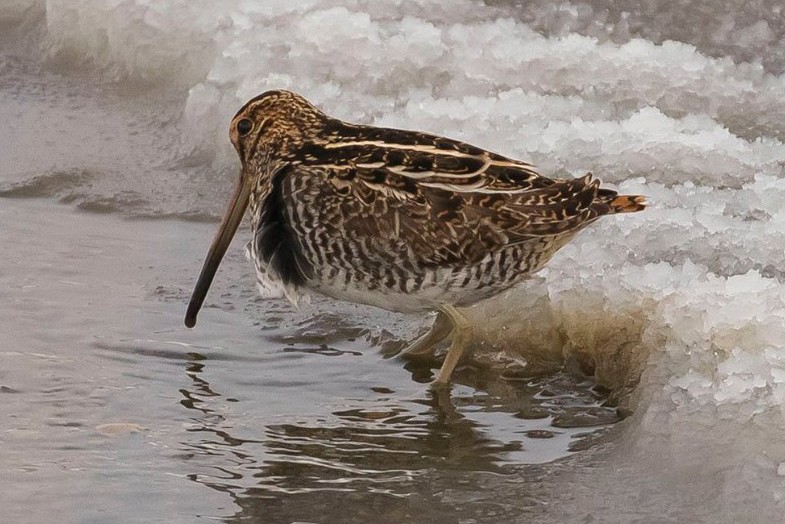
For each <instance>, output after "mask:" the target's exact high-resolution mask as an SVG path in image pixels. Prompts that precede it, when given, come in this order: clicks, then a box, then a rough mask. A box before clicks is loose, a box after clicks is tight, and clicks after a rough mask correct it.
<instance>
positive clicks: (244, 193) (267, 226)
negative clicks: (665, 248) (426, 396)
mask: <svg viewBox="0 0 785 524" xmlns="http://www.w3.org/2000/svg"><path fill="white" fill-rule="evenodd" d="M229 134H230V137H231V140H232V144H234V147H235V149H236V150H237V154H238V155H239V156H240V164H241V167H240V180H239V182H238V184H237V187H236V189H235V192H234V196H233V197H232V199H231V201H230V203H229V207H228V209H227V211H226V215H225V216H224V218H223V221H222V223H221V225H220V227H219V229H218V232H217V233H216V236H215V239H214V240H213V243H212V246H211V247H210V250H209V252H208V254H207V259H206V260H205V262H204V266H203V268H202V272H201V274H200V275H199V280H198V281H197V283H196V287H195V289H194V292H193V295H192V297H191V301H190V303H189V304H188V311H187V313H186V317H185V324H186V326H188V327H193V326H194V325H195V324H196V315H197V313H198V312H199V309H200V308H201V306H202V303H203V301H204V298H205V295H206V294H207V290H208V288H209V287H210V284H211V283H212V280H213V277H214V276H215V272H216V270H217V269H218V265H219V264H220V262H221V258H222V257H223V255H224V253H225V252H226V249H227V247H228V246H229V244H230V242H231V240H232V237H233V235H234V233H235V231H236V230H237V226H238V225H239V224H240V222H241V220H242V217H243V215H244V213H245V210H246V208H247V207H249V206H250V208H251V219H252V232H253V237H252V240H251V242H250V244H249V248H248V249H249V255H250V257H251V259H252V260H253V264H254V267H255V268H256V275H257V278H258V282H259V288H260V290H261V291H262V293H263V294H265V295H268V296H282V295H283V296H286V297H288V298H289V300H291V301H292V302H294V303H296V302H297V300H298V298H299V297H300V295H301V294H302V293H304V292H307V291H308V290H313V291H316V292H319V293H322V294H324V295H328V296H330V297H334V298H337V299H341V300H348V301H352V302H358V303H362V304H370V305H373V306H378V307H381V308H385V309H388V310H393V311H403V312H423V311H431V310H436V311H438V312H439V315H438V316H437V318H436V322H435V323H434V327H433V328H432V329H431V331H430V332H428V333H427V334H426V335H424V336H423V337H421V338H420V339H418V340H416V341H415V342H414V343H413V344H411V345H410V346H409V348H407V350H406V351H408V352H409V353H410V354H422V353H426V352H430V351H432V348H433V346H434V344H436V343H438V342H439V341H441V340H443V339H444V338H446V337H447V336H448V335H449V334H452V343H451V347H450V349H449V351H448V353H447V356H446V358H445V360H444V364H443V365H442V368H441V370H440V371H439V375H438V377H437V378H436V383H437V384H442V383H446V382H447V381H448V380H449V378H450V375H451V373H452V371H453V369H454V368H455V366H456V364H457V363H458V360H459V359H460V356H461V353H462V352H463V349H464V347H465V346H466V344H467V343H468V341H469V340H470V338H471V332H472V328H471V325H470V323H469V322H468V320H467V318H466V317H465V316H464V314H463V313H462V312H461V310H460V309H459V308H462V307H466V306H470V305H472V304H475V303H476V302H479V301H481V300H483V299H486V298H489V297H492V296H494V295H496V294H498V293H499V292H501V291H503V290H505V289H508V288H509V287H511V286H513V285H515V284H516V283H517V282H519V281H521V280H522V279H524V278H526V276H527V275H529V274H530V273H532V272H534V271H537V270H538V269H540V268H541V267H542V266H543V265H544V264H545V263H546V262H547V261H548V260H549V259H550V258H551V256H553V254H554V253H555V252H556V251H557V250H558V249H559V248H560V247H562V246H563V245H564V244H565V243H567V242H568V241H569V240H570V239H571V238H572V237H573V236H574V235H575V234H576V233H577V232H578V231H579V230H581V229H582V228H584V227H586V226H587V225H588V224H590V223H591V222H593V221H594V220H596V219H597V218H599V217H600V216H602V215H608V214H614V213H628V212H634V211H640V210H642V209H643V208H644V207H645V201H644V198H643V197H640V196H628V195H617V193H616V192H615V191H613V190H610V189H604V188H600V182H599V180H593V179H592V177H591V175H587V176H585V177H583V178H578V179H572V180H560V179H550V178H546V177H543V176H540V175H539V174H537V173H536V172H535V171H534V169H533V168H532V166H531V165H529V164H527V163H525V162H520V161H517V160H512V159H509V158H506V157H503V156H501V155H497V154H495V153H491V152H489V151H486V150H484V149H480V148H479V147H475V146H472V145H469V144H465V143H463V142H458V141H456V140H450V139H448V138H443V137H440V136H435V135H430V134H427V133H419V132H414V131H402V130H398V129H385V128H378V127H371V126H363V125H355V124H349V123H346V122H342V121H341V120H337V119H335V118H331V117H329V116H327V115H325V114H324V113H322V112H321V111H319V110H318V109H317V108H315V107H314V106H313V105H311V104H310V103H309V102H308V101H307V100H305V99H304V98H303V97H301V96H299V95H297V94H295V93H291V92H288V91H268V92H266V93H263V94H261V95H259V96H257V97H256V98H254V99H252V100H250V101H249V102H248V103H246V104H245V105H244V106H243V107H242V108H241V109H240V111H238V112H237V114H236V115H235V117H234V118H233V119H232V122H231V125H230V128H229Z"/></svg>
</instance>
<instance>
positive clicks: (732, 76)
mask: <svg viewBox="0 0 785 524" xmlns="http://www.w3.org/2000/svg"><path fill="white" fill-rule="evenodd" d="M42 3H43V2H35V1H30V2H27V3H25V2H24V1H21V0H15V1H14V2H10V3H7V4H4V5H3V6H2V7H0V21H7V20H14V19H18V18H19V17H21V16H23V15H24V13H25V12H26V10H28V9H33V10H35V9H40V6H41V5H42ZM611 4H612V3H611ZM649 4H651V5H649ZM647 5H648V7H647V6H642V5H641V6H638V7H636V8H634V9H633V8H630V11H629V12H626V13H619V12H617V11H616V10H615V9H614V8H613V6H612V5H606V3H603V2H600V1H597V2H593V3H577V2H573V3H570V2H559V3H553V2H531V3H529V4H527V5H526V6H524V7H518V8H515V7H512V6H510V5H508V4H507V3H504V2H496V3H495V4H492V5H490V6H489V5H483V4H481V3H479V2H470V1H466V0H456V1H454V2H450V3H449V6H447V4H446V3H443V2H437V1H429V0H395V1H391V2H385V3H383V4H378V3H375V2H365V1H362V0H339V1H331V2H326V1H320V0H307V1H300V2H290V1H270V2H252V1H250V0H227V1H224V2H221V3H215V2H211V1H207V0H201V1H186V0H177V1H171V2H166V3H161V2H157V1H154V0H123V1H121V0H111V1H109V0H48V1H47V2H45V8H46V21H47V32H46V37H45V40H46V41H45V44H44V47H45V49H46V51H47V54H48V56H49V59H50V60H51V61H52V62H53V63H56V64H61V65H62V64H66V65H68V66H73V67H76V66H80V67H85V66H88V67H91V68H93V69H95V70H98V71H101V72H102V74H103V75H104V77H105V78H107V79H110V80H112V81H117V82H131V83H139V84H143V85H146V86H150V88H151V89H153V88H159V89H169V88H172V87H174V88H176V89H182V90H186V91H187V93H188V95H187V100H186V102H185V103H184V105H183V112H182V119H183V121H184V122H186V123H187V124H188V127H189V129H190V132H191V133H192V134H193V139H194V140H195V142H196V143H198V144H199V145H198V147H200V148H202V149H204V150H207V151H209V152H210V153H211V155H213V157H214V159H215V160H214V162H215V167H216V171H218V172H227V171H232V170H233V169H234V168H233V167H232V166H234V162H235V160H234V153H233V151H232V150H231V147H230V145H229V143H228V140H226V135H227V130H226V127H227V122H228V119H229V118H230V117H231V115H232V114H233V113H234V112H235V111H236V109H237V108H238V107H239V106H240V105H241V104H242V103H243V102H244V101H245V100H247V99H248V98H250V97H252V96H255V95H256V94H258V93H260V92H262V91H264V90H267V89H271V88H287V89H292V90H296V91H298V92H300V93H302V94H303V95H305V96H306V97H308V98H309V99H311V100H312V101H313V102H314V103H316V104H317V105H319V106H320V107H322V108H323V109H324V110H325V111H326V112H328V113H329V114H332V115H334V116H337V117H341V118H344V119H347V120H351V121H357V122H364V123H372V124H377V125H385V126H395V127H405V128H414V129H422V130H428V131H430V132H434V133H439V134H445V135H448V136H452V137H455V138H458V139H464V140H468V141H470V142H473V143H476V144H478V145H480V146H483V147H486V148H489V149H492V150H495V151H498V152H501V153H503V154H507V155H510V156H513V157H516V158H521V159H526V160H530V161H532V162H533V163H535V164H537V165H538V167H539V169H540V171H541V172H542V173H543V174H546V175H555V176H570V175H580V174H583V173H584V172H586V171H591V172H593V173H594V174H595V175H597V176H598V177H600V178H601V179H602V180H604V181H605V182H608V183H611V184H615V185H616V186H617V187H618V188H619V189H620V190H622V191H624V192H628V193H633V194H637V193H641V194H645V195H647V196H648V197H649V198H650V200H651V201H652V202H653V205H652V206H651V207H650V209H648V210H647V211H646V212H644V213H639V214H636V215H633V216H623V217H614V218H610V219H605V220H603V221H602V222H601V223H599V224H597V225H596V227H594V228H593V229H591V230H589V231H587V232H586V233H584V234H582V235H581V236H580V237H579V239H577V240H576V241H574V242H573V243H572V244H570V245H568V246H567V247H565V248H564V249H563V250H562V251H561V252H560V253H559V254H558V255H557V257H556V258H555V259H554V260H553V262H552V263H551V264H550V265H549V267H548V268H547V269H546V270H545V271H544V272H543V273H542V274H541V275H540V276H538V277H536V278H535V279H533V280H532V281H531V282H530V283H529V284H527V285H525V286H521V287H520V288H519V289H516V290H513V291H511V292H510V293H508V294H507V295H505V296H504V298H503V299H502V300H499V301H495V302H489V303H488V304H486V305H483V306H482V307H480V308H478V310H477V311H476V312H475V316H476V317H477V318H478V319H481V320H483V322H481V323H480V325H486V326H489V327H487V328H486V329H485V331H486V332H485V333H484V337H485V339H486V340H487V341H488V343H489V344H490V345H491V346H492V347H495V348H498V349H501V350H504V351H509V352H518V353H523V354H525V355H527V356H529V357H531V356H539V357H542V358H543V359H544V360H547V357H548V356H552V355H554V354H557V355H559V356H562V355H563V356H566V357H567V358H579V359H581V360H582V361H591V362H592V363H593V366H594V368H595V373H596V377H597V380H598V381H599V382H602V383H606V384H609V385H610V386H611V387H614V388H617V389H618V390H619V391H623V392H624V395H623V396H624V398H625V399H626V400H625V402H627V403H629V405H630V407H632V408H633V409H634V415H633V417H632V419H631V421H630V422H629V424H630V425H629V426H628V428H627V430H626V432H625V438H626V439H628V441H627V442H628V444H629V445H628V447H627V448H625V449H626V451H624V452H620V453H622V454H621V455H620V457H621V458H620V460H622V459H623V460H629V461H633V462H635V463H641V464H642V463H644V462H645V461H651V462H652V463H657V464H658V466H657V467H659V468H662V469H669V470H670V471H671V472H672V473H673V474H674V475H678V474H679V472H681V475H682V479H689V478H692V477H694V476H698V475H700V474H701V472H706V471H708V469H707V468H709V467H710V466H711V467H716V468H726V471H727V472H730V473H728V474H727V475H726V476H723V477H722V479H721V480H720V481H719V482H720V484H719V488H718V489H719V491H720V492H721V493H724V494H726V495H728V496H733V495H734V494H737V492H738V491H739V490H742V489H743V488H742V487H741V486H740V485H738V482H740V481H738V479H737V478H735V477H734V474H731V473H734V472H735V473H736V474H738V476H739V478H742V479H743V482H746V483H752V485H753V486H754V487H752V488H750V489H751V490H753V491H754V490H761V493H760V494H759V497H760V500H761V502H760V503H761V504H764V505H765V504H773V505H776V504H782V500H783V497H785V485H783V482H782V479H781V477H783V475H785V473H783V468H784V466H783V464H785V445H783V444H782V442H785V441H784V440H783V439H782V435H783V434H785V416H783V410H782V406H783V401H785V288H784V287H783V281H785V269H783V268H785V252H783V246H785V211H783V207H784V206H783V203H785V180H784V179H783V165H785V144H784V143H783V140H785V76H783V64H785V58H783V57H785V46H784V45H783V44H782V43H781V42H783V35H784V34H785V28H784V27H783V25H782V24H781V23H779V22H778V21H777V20H778V19H777V17H776V12H778V11H777V9H779V7H777V6H773V7H771V6H768V7H767V6H765V5H763V6H762V7H760V9H758V10H756V8H755V7H754V6H753V7H750V6H742V4H740V5H739V6H737V7H738V9H729V8H728V6H727V5H726V4H724V3H716V2H703V3H702V4H701V9H698V8H696V12H698V11H700V12H701V13H702V14H701V15H700V16H702V17H703V19H693V20H692V21H691V22H689V23H687V22H685V21H683V20H679V19H678V17H677V15H676V14H674V12H673V10H671V9H669V7H668V6H669V5H670V4H669V3H668V2H665V1H663V2H649V3H647ZM652 6H654V7H652ZM775 8H776V9H775ZM775 11H776V12H775ZM3 23H5V22H3ZM702 27H705V28H707V29H706V30H702V29H701V28H702ZM709 28H711V30H709ZM679 39H682V40H683V41H678V40H679ZM501 327H503V328H504V329H500V328H501ZM638 379H639V381H638ZM630 391H633V393H632V394H631V395H629V396H627V393H629V392H630ZM636 461H638V462H636ZM610 477H611V475H610V474H608V478H610ZM608 482H609V483H610V482H611V481H610V480H608ZM641 482H642V481H641ZM599 483H601V481H599V480H598V484H599ZM686 496H687V495H685V497H686ZM588 503H589V502H587V504H588Z"/></svg>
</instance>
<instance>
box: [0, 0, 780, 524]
mask: <svg viewBox="0 0 785 524" xmlns="http://www.w3.org/2000/svg"><path fill="white" fill-rule="evenodd" d="M606 4H607V5H606ZM735 4H736V5H735V6H734V7H733V8H732V9H731V8H729V7H728V5H729V4H727V3H725V4H722V5H720V4H717V3H714V2H698V3H695V2H693V3H690V4H689V5H687V4H684V5H679V6H674V5H673V4H672V2H665V1H663V2H645V3H635V2H633V3H631V4H630V5H629V6H628V7H629V9H622V10H620V9H619V5H618V4H617V3H612V2H611V3H608V2H605V1H604V0H592V1H590V2H563V3H560V4H553V3H552V2H528V3H526V5H518V4H517V3H515V2H507V1H500V2H490V1H489V2H488V3H487V5H486V4H483V3H479V2H469V1H462V0H455V2H452V3H451V4H450V7H449V9H448V8H445V6H444V4H443V3H440V2H431V1H428V0H423V1H416V2H412V1H409V0H393V1H391V2H386V3H385V4H384V5H382V4H378V3H368V4H366V3H364V2H362V1H360V2H356V1H354V0H351V1H342V0H335V1H332V2H322V1H320V0H307V1H303V2H290V1H288V0H286V1H281V2H277V1H273V0H270V1H269V2H264V3H254V2H246V1H244V0H236V1H235V0H226V2H223V3H222V4H221V5H220V6H218V5H217V4H215V3H213V2H197V1H194V2H180V1H172V2H168V3H158V2H152V1H150V0H130V1H127V2H105V1H104V0H67V1H66V0H47V1H43V0H14V1H12V2H6V3H0V122H2V125H0V245H2V246H4V248H5V249H4V251H3V255H2V257H0V399H2V402H0V467H1V468H2V475H0V508H2V518H0V520H3V521H5V520H7V521H9V522H31V523H32V522H36V523H37V522H48V521H53V520H58V521H62V522H96V523H98V522H108V521H121V522H195V521H204V520H209V521H215V520H217V521H235V520H237V521H239V520H245V521H260V522H276V523H277V522H287V523H288V522H366V521H374V522H465V523H467V524H468V523H497V522H597V521H601V522H658V523H659V522H774V521H778V520H779V519H780V518H781V515H782V513H783V511H785V441H783V439H782V438H781V436H782V434H783V431H785V414H784V413H785V412H784V411H783V409H782V406H783V403H785V322H783V319H785V288H783V286H782V282H783V281H784V279H785V277H783V275H784V274H785V273H783V270H782V267H783V261H785V255H784V254H783V249H782V246H783V245H784V244H785V213H783V212H782V209H783V206H782V203H783V202H785V184H784V183H783V173H785V171H783V166H785V145H783V137H785V134H783V127H782V122H785V103H784V102H783V101H784V100H785V76H784V75H783V73H782V71H783V64H785V60H783V57H785V47H784V46H783V45H782V44H781V42H782V41H783V39H782V36H783V34H785V26H783V25H782V23H781V20H782V18H781V16H780V13H781V11H782V9H781V6H779V5H778V2H761V3H756V4H749V3H745V2H735ZM317 29H318V30H317ZM281 87H283V88H291V89H296V90H298V91H301V92H302V93H303V94H305V95H306V96H308V97H309V98H310V99H312V100H314V102H316V103H317V104H318V105H320V107H323V108H324V109H325V110H327V111H328V112H329V113H330V114H333V115H335V116H339V117H342V118H345V119H347V120H352V121H360V122H370V123H375V124H380V125H392V126H399V127H407V128H418V129H424V130H428V131H431V132H435V133H440V134H447V135H449V136H452V137H455V138H459V139H466V140H469V141H471V142H473V143H476V144H478V145H481V146H485V147H488V148H491V149H493V150H496V151H499V152H501V153H504V154H508V155H511V156H515V157H518V158H523V159H527V160H532V161H534V162H536V163H537V164H538V166H539V169H540V170H541V171H542V172H543V173H544V174H548V175H558V176H573V175H576V176H577V175H582V174H583V173H585V172H586V171H593V172H594V173H595V174H597V175H598V176H599V177H601V178H602V179H603V181H605V182H606V183H615V184H616V185H617V186H618V187H619V188H620V189H622V190H624V191H625V192H629V193H635V194H637V193H643V194H646V195H648V196H649V197H650V198H651V199H652V200H653V202H654V205H652V206H651V207H650V208H649V209H648V210H647V211H646V212H645V213H639V214H635V215H633V216H625V217H614V219H608V220H604V221H600V222H599V223H598V224H596V225H595V226H593V227H592V228H591V229H589V230H587V231H586V232H584V233H583V234H581V235H579V236H578V238H576V239H575V240H574V241H573V242H572V243H571V244H570V245H568V246H567V247H565V248H564V249H563V250H562V251H561V252H560V253H559V254H558V255H557V256H556V257H555V258H554V260H553V261H552V263H550V264H549V266H548V267H547V269H546V270H544V271H542V272H541V273H540V274H539V275H538V276H537V277H535V278H532V279H531V280H530V281H529V282H527V283H525V284H524V285H521V286H519V288H517V289H515V290H512V291H511V292H509V293H506V294H505V295H503V296H501V297H499V298H498V299H496V300H492V301H488V302H487V303H486V304H483V305H481V306H479V307H478V308H476V309H475V310H474V311H473V312H472V316H473V318H474V320H475V321H476V325H477V328H478V329H477V337H476V341H475V342H474V344H473V346H472V348H471V354H470V355H467V358H465V359H464V361H463V362H462V364H463V365H462V366H461V367H459V368H458V370H457V371H456V373H455V383H454V385H453V387H452V389H451V390H450V394H449V395H446V394H445V393H441V394H433V393H431V392H430V391H429V389H428V387H427V383H428V381H429V380H430V379H431V378H432V376H433V372H434V370H435V369H436V368H437V367H438V362H419V363H418V362H406V361H404V360H402V359H400V358H398V357H396V356H395V355H396V352H397V351H398V350H400V349H401V348H402V347H403V346H404V345H405V343H406V341H407V340H411V339H412V338H413V337H415V336H416V335H417V334H418V333H419V332H420V331H421V330H422V329H425V328H426V327H427V325H428V324H429V322H430V321H431V319H430V318H419V317H416V316H414V317H413V316H404V315H397V314H391V313H388V312H384V311H380V310H375V309H372V308H366V307H360V306H355V305H351V304H342V303H338V302H334V301H330V300H326V299H318V298H316V299H315V300H314V302H313V303H312V304H311V305H309V306H304V307H302V308H301V309H300V310H294V309H293V308H291V307H290V306H289V305H288V304H287V303H285V302H282V301H263V300H261V299H260V298H258V297H257V295H256V291H255V289H254V283H253V280H252V272H251V268H250V266H249V264H248V263H247V261H246V260H245V259H244V256H243V253H242V251H243V250H242V243H243V242H244V241H246V240H247V239H248V233H247V230H241V231H240V232H239V233H238V238H237V239H236V242H235V245H234V246H233V247H232V249H231V250H230V252H229V253H228V255H227V258H226V260H225V261H224V263H223V264H222V266H221V269H220V271H219V273H218V276H217V278H216V281H215V283H214V284H213V287H212V289H211V291H210V294H209V295H208V297H207V302H206V304H205V309H204V310H203V311H202V312H201V314H200V317H199V324H198V326H197V327H196V329H193V330H188V329H186V328H185V327H183V316H184V313H185V305H186V303H187V300H188V297H189V295H190V292H191V289H192V286H193V284H194V280H195V278H196V276H197V274H198V270H199V268H200V267H201V263H202V260H203V257H204V255H205V253H206V249H207V246H208V245H209V242H210V240H211V238H212V235H213V233H214V229H215V227H216V224H215V221H216V220H217V217H218V216H219V214H220V212H221V211H222V210H223V208H224V205H225V202H226V199H227V198H228V196H229V193H230V191H231V186H232V183H233V179H234V177H235V176H236V169H237V166H236V160H235V158H234V156H233V152H232V151H231V146H230V145H229V143H228V140H227V138H226V125H227V120H228V118H229V117H230V116H231V115H232V114H233V113H234V111H236V109H237V107H238V106H239V105H240V104H242V102H244V101H245V100H246V99H247V98H249V97H250V96H253V95H256V94H258V92H260V91H262V90H264V89H267V88H281ZM617 405H618V406H619V407H618V408H617V407H616V406H617Z"/></svg>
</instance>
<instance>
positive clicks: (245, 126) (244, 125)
mask: <svg viewBox="0 0 785 524" xmlns="http://www.w3.org/2000/svg"><path fill="white" fill-rule="evenodd" d="M251 129H253V122H251V121H250V120H249V119H247V118H243V119H242V120H240V121H239V122H237V132H238V133H239V134H240V136H245V135H247V134H248V133H250V132H251Z"/></svg>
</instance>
